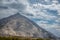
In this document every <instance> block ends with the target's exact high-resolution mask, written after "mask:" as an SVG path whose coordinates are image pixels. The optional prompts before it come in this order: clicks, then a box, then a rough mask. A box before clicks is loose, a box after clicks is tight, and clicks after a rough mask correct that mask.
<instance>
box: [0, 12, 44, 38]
mask: <svg viewBox="0 0 60 40" xmlns="http://www.w3.org/2000/svg"><path fill="white" fill-rule="evenodd" d="M0 27H1V28H0V34H1V35H3V36H6V35H7V36H8V35H11V36H24V37H41V38H44V37H45V36H44V35H45V34H44V33H43V32H42V31H41V30H40V29H39V28H38V27H36V26H35V25H34V24H33V22H32V21H30V20H29V19H27V18H26V17H24V16H22V15H20V14H19V13H17V14H15V15H12V16H10V17H7V18H4V19H1V20H0ZM43 34H44V35H43Z"/></svg>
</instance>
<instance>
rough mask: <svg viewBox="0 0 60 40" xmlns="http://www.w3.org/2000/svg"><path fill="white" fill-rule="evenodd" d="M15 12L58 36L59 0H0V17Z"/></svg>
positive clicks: (59, 32) (59, 28) (59, 22)
mask: <svg viewBox="0 0 60 40" xmlns="http://www.w3.org/2000/svg"><path fill="white" fill-rule="evenodd" d="M1 6H2V7H1ZM4 7H7V8H4ZM17 12H19V13H20V14H22V15H24V16H26V17H27V18H29V19H30V20H32V21H34V22H35V23H36V24H37V25H39V26H40V27H42V28H44V29H46V30H48V31H50V32H52V33H54V34H55V35H56V36H59V37H60V0H0V19H2V18H5V17H8V16H10V15H13V14H16V13H17Z"/></svg>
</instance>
